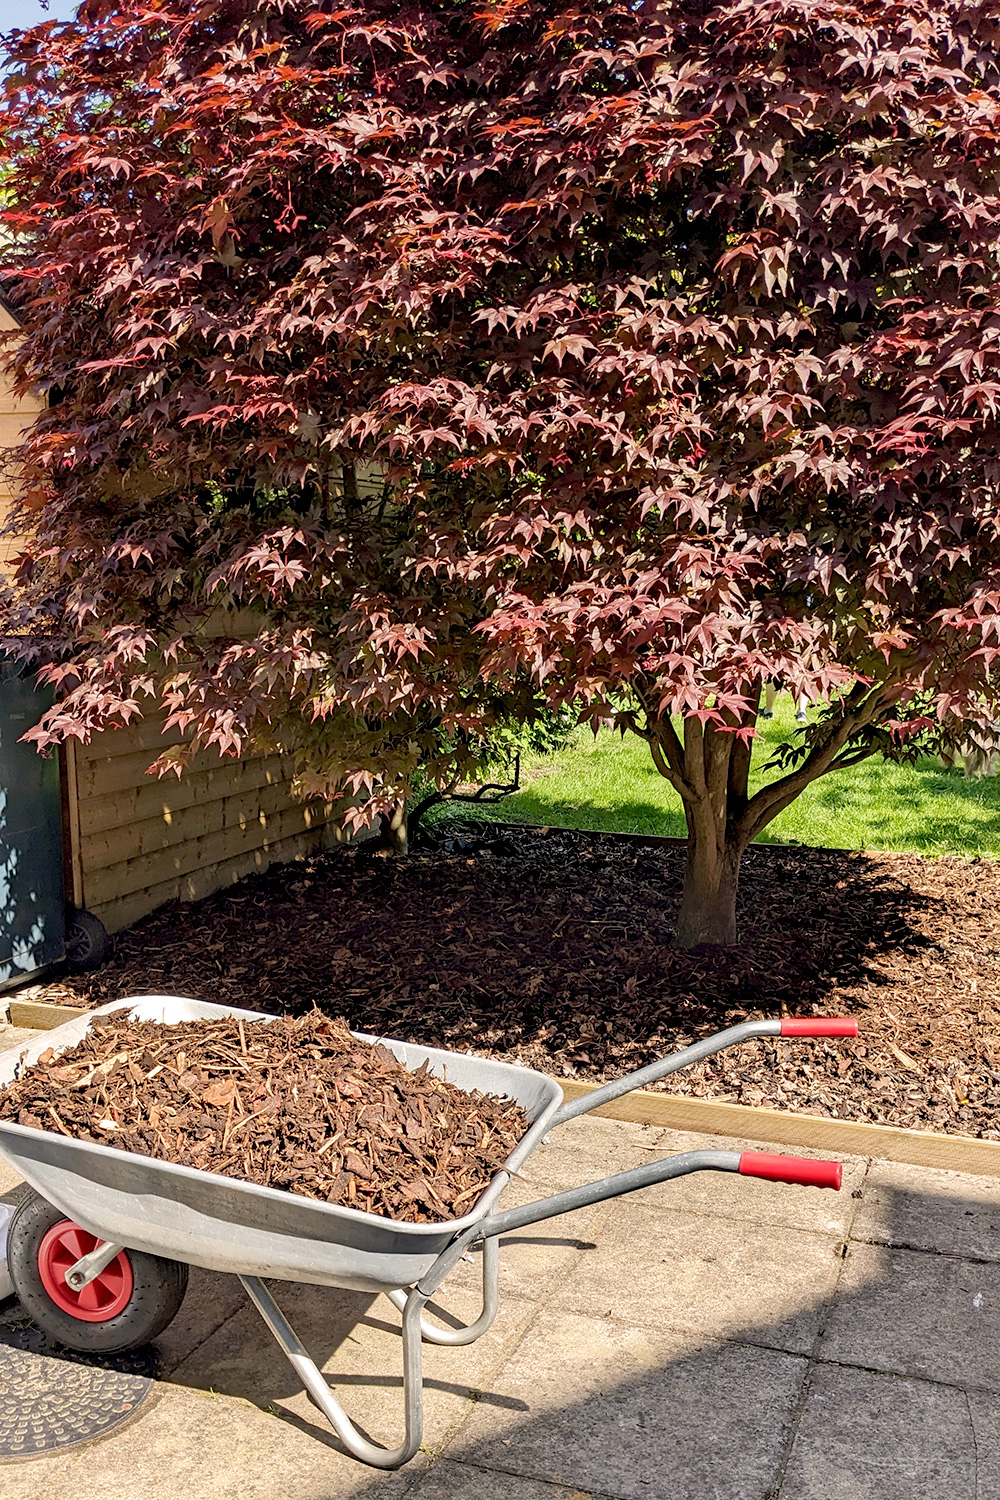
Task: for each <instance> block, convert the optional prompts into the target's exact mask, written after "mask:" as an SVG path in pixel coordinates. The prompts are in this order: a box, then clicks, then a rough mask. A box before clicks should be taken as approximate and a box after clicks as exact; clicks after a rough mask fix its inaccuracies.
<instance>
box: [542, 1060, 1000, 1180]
mask: <svg viewBox="0 0 1000 1500" xmlns="http://www.w3.org/2000/svg"><path fill="white" fill-rule="evenodd" d="M558 1082H559V1084H560V1085H561V1087H562V1090H563V1093H564V1094H565V1095H566V1098H567V1099H579V1098H580V1097H581V1095H583V1094H589V1093H592V1092H593V1091H594V1089H596V1088H598V1087H599V1085H598V1084H595V1083H581V1082H580V1081H579V1080H578V1079H576V1078H560V1079H559V1080H558ZM594 1114H595V1115H603V1116H604V1117H605V1118H606V1119H611V1120H630V1121H633V1122H634V1123H636V1124H640V1125H656V1126H659V1127H660V1128H661V1129H662V1128H665V1129H668V1130H689V1131H692V1132H695V1133H697V1134H699V1135H725V1136H729V1137H731V1138H735V1139H736V1140H741V1141H770V1142H772V1143H773V1144H774V1145H780V1146H795V1147H798V1148H799V1149H801V1148H803V1147H805V1148H806V1149H808V1150H815V1151H832V1152H833V1153H834V1155H836V1156H874V1157H880V1158H881V1159H882V1160H883V1161H895V1162H905V1163H908V1164H909V1165H911V1166H914V1167H933V1168H936V1169H938V1170H939V1171H945V1172H974V1173H978V1174H979V1175H981V1176H986V1177H1000V1141H983V1140H977V1139H976V1138H975V1137H974V1136H969V1135H939V1134H938V1133H937V1132H936V1131H932V1130H903V1129H901V1128H899V1127H898V1126H896V1125H869V1124H867V1123H866V1122H864V1121H861V1120H831V1119H827V1118H826V1116H824V1115H802V1114H798V1113H796V1112H795V1111H793V1110H779V1109H752V1108H751V1107H750V1106H749V1105H746V1104H723V1103H720V1102H719V1101H717V1100H715V1099H686V1098H685V1097H684V1096H683V1095H682V1094H658V1093H653V1092H652V1091H650V1090H647V1089H637V1090H636V1092H635V1093H633V1094H626V1095H625V1096H624V1097H623V1098H621V1099H616V1100H614V1102H613V1103H611V1104H605V1105H603V1106H602V1107H601V1108H600V1109H595V1110H594Z"/></svg>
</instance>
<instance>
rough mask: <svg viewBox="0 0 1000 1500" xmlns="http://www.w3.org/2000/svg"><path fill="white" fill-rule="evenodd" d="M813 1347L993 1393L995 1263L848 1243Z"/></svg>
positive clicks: (999, 1347) (998, 1314)
mask: <svg viewBox="0 0 1000 1500" xmlns="http://www.w3.org/2000/svg"><path fill="white" fill-rule="evenodd" d="M819 1352H820V1356H821V1358H823V1359H825V1360H836V1361H838V1362H839V1363H841V1364H850V1365H864V1366H866V1367H868V1368H869V1369H875V1370H884V1371H891V1372H894V1373H897V1374H900V1375H911V1376H916V1377H918V1378H921V1379H925V1380H939V1381H944V1382H946V1383H947V1384H949V1385H961V1386H968V1387H970V1388H972V1389H982V1390H990V1391H997V1392H1000V1265H984V1264H982V1263H980V1262H977V1261H967V1260H960V1259H958V1258H957V1257H954V1256H948V1255H936V1254H933V1253H927V1252H923V1251H917V1250H892V1249H887V1248H884V1247H882V1246H878V1245H855V1244H852V1245H851V1247H850V1250H849V1252H848V1255H847V1259H846V1261H845V1263H844V1270H843V1276H842V1279H841V1283H840V1289H839V1295H838V1298H837V1302H836V1305H835V1307H834V1309H833V1313H832V1315H831V1318H830V1323H829V1326H828V1328H827V1330H826V1334H825V1335H824V1338H823V1341H822V1344H821V1345H820V1351H819Z"/></svg>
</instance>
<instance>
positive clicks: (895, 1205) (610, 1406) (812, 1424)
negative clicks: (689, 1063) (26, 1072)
mask: <svg viewBox="0 0 1000 1500" xmlns="http://www.w3.org/2000/svg"><path fill="white" fill-rule="evenodd" d="M880 1171H881V1172H882V1173H883V1175H885V1174H886V1173H887V1172H888V1173H889V1177H888V1179H887V1181H885V1182H883V1183H882V1184H881V1185H878V1183H877V1182H876V1185H875V1187H874V1188H873V1189H872V1190H871V1191H869V1190H868V1185H866V1191H865V1196H864V1200H863V1201H862V1202H861V1203H860V1205H859V1207H858V1211H857V1215H856V1218H855V1223H854V1226H853V1229H852V1230H851V1233H850V1238H849V1240H844V1239H843V1238H841V1237H840V1236H839V1235H838V1234H837V1233H836V1232H830V1231H832V1228H833V1226H832V1224H828V1226H827V1228H828V1232H826V1233H823V1234H820V1233H817V1232H816V1225H815V1224H813V1225H812V1228H807V1227H803V1226H805V1225H807V1224H808V1223H809V1222H810V1221H809V1219H808V1218H807V1217H804V1218H803V1221H802V1225H800V1226H799V1227H795V1228H790V1227H787V1226H785V1227H782V1225H780V1224H779V1225H777V1226H775V1225H772V1226H771V1227H770V1229H769V1230H768V1233H769V1234H770V1235H771V1236H772V1237H773V1238H774V1239H776V1240H777V1241H782V1240H783V1241H785V1242H787V1246H788V1247H789V1248H788V1251H787V1273H788V1285H789V1286H792V1287H793V1288H794V1290H793V1291H792V1292H791V1293H790V1294H787V1288H786V1296H785V1306H784V1308H783V1309H782V1311H781V1313H780V1315H778V1316H774V1317H770V1318H768V1317H765V1316H763V1315H762V1311H763V1310H764V1309H766V1308H767V1307H768V1306H770V1307H775V1306H777V1305H778V1303H780V1302H781V1295H782V1286H781V1281H782V1278H781V1276H779V1275H777V1274H775V1273H774V1271H773V1269H771V1270H769V1271H768V1273H767V1274H766V1275H762V1276H758V1275H757V1273H756V1271H755V1268H754V1266H753V1265H752V1264H751V1265H750V1266H749V1267H748V1266H747V1264H746V1260H745V1259H744V1257H746V1255H747V1247H748V1246H749V1245H750V1243H751V1240H752V1232H753V1229H754V1228H755V1227H756V1228H759V1227H760V1226H759V1225H756V1224H755V1220H754V1219H753V1217H752V1215H751V1214H749V1212H748V1218H747V1219H746V1220H745V1221H742V1222H741V1221H739V1220H735V1219H730V1220H726V1219H725V1218H716V1217H714V1216H713V1215H712V1213H711V1210H709V1213H708V1216H707V1217H703V1218H701V1220H700V1226H701V1234H702V1240H703V1246H704V1248H703V1251H702V1253H701V1261H700V1266H701V1275H702V1288H703V1290H702V1292H701V1295H699V1294H698V1290H697V1288H696V1287H695V1288H694V1289H692V1287H691V1285H690V1277H689V1275H688V1278H687V1280H686V1281H685V1287H684V1292H683V1295H681V1296H678V1295H677V1294H676V1292H674V1291H671V1290H670V1278H671V1276H672V1275H673V1273H674V1271H675V1270H676V1269H677V1267H675V1266H672V1265H670V1264H668V1265H667V1269H666V1271H662V1272H661V1273H660V1275H661V1282H660V1287H661V1290H660V1292H659V1293H658V1294H657V1295H648V1293H644V1292H643V1290H642V1286H643V1282H644V1280H646V1279H647V1273H648V1270H649V1267H648V1266H647V1265H646V1264H645V1263H643V1262H642V1261H640V1259H639V1255H640V1252H641V1253H642V1255H643V1256H648V1255H649V1254H650V1253H651V1252H650V1250H649V1245H650V1242H651V1240H652V1239H653V1238H654V1237H655V1235H657V1234H662V1236H663V1241H664V1245H665V1247H667V1248H668V1249H669V1246H670V1243H671V1235H672V1234H673V1232H674V1229H675V1227H676V1225H677V1224H678V1223H679V1221H680V1219H681V1218H682V1217H684V1215H682V1214H681V1213H675V1212H673V1211H672V1210H671V1209H669V1208H668V1207H665V1206H660V1205H659V1204H658V1205H657V1206H656V1208H655V1211H654V1212H650V1211H649V1208H648V1206H647V1207H646V1208H644V1207H643V1204H642V1199H641V1197H637V1198H635V1199H630V1200H628V1203H627V1205H625V1204H622V1205H621V1206H619V1207H617V1208H616V1209H615V1210H613V1213H612V1215H610V1216H609V1220H608V1223H607V1224H606V1225H605V1226H604V1230H603V1233H609V1232H612V1231H615V1216H616V1215H618V1216H620V1218H619V1219H618V1222H617V1230H618V1232H620V1233H621V1234H622V1235H623V1238H624V1242H625V1243H626V1245H627V1244H628V1243H629V1242H630V1241H631V1242H634V1244H635V1247H636V1251H635V1255H634V1256H632V1257H631V1259H632V1262H633V1263H632V1264H628V1263H625V1262H623V1263H622V1264H621V1267H620V1275H617V1276H612V1277H608V1276H607V1275H605V1278H604V1279H605V1280H606V1281H607V1283H608V1284H607V1286H603V1285H595V1284H594V1280H593V1272H592V1263H593V1262H594V1260H595V1258H596V1257H598V1256H599V1255H600V1253H601V1246H600V1244H599V1243H591V1242H588V1241H578V1240H572V1239H568V1240H564V1241H561V1242H560V1241H558V1240H557V1241H555V1243H557V1244H559V1245H560V1246H561V1248H562V1249H563V1250H566V1249H567V1248H568V1249H570V1250H573V1251H575V1260H574V1262H573V1264H572V1266H567V1265H564V1267H563V1273H562V1274H561V1275H557V1276H556V1277H555V1278H554V1279H552V1281H551V1284H550V1286H549V1288H548V1290H547V1292H546V1293H545V1294H544V1295H542V1296H540V1297H539V1298H538V1303H537V1306H535V1307H534V1308H531V1307H529V1306H528V1305H527V1304H525V1303H524V1302H523V1301H522V1302H519V1301H518V1300H517V1298H516V1296H515V1298H514V1299H513V1300H512V1301H511V1302H510V1305H509V1306H507V1307H505V1306H503V1305H501V1311H500V1316H499V1319H498V1325H499V1327H498V1329H497V1332H496V1336H497V1338H499V1339H501V1340H503V1339H506V1342H505V1343H502V1344H501V1343H498V1344H496V1345H495V1347H494V1348H493V1349H492V1350H491V1351H490V1352H489V1353H488V1355H487V1356H485V1357H486V1360H487V1364H486V1366H484V1365H483V1364H482V1363H481V1362H480V1363H478V1364H477V1359H479V1358H480V1357H479V1356H478V1355H477V1351H478V1350H480V1349H482V1348H483V1346H485V1345H487V1344H488V1342H489V1340H491V1339H492V1338H493V1337H494V1333H493V1332H492V1331H491V1333H490V1334H488V1335H487V1336H486V1337H485V1338H484V1339H483V1340H481V1341H480V1342H479V1344H476V1345H473V1346H470V1347H469V1348H467V1349H457V1350H437V1351H431V1352H430V1354H429V1358H428V1365H431V1364H432V1363H433V1369H434V1372H435V1373H432V1374H431V1375H430V1377H429V1378H428V1380H427V1398H428V1406H429V1408H430V1416H431V1420H430V1422H429V1429H428V1441H429V1442H430V1444H431V1446H432V1447H437V1446H439V1445H440V1442H441V1437H440V1434H441V1433H442V1432H451V1433H454V1432H455V1431H456V1429H458V1428H459V1426H460V1430H459V1431H458V1432H457V1436H454V1437H452V1438H451V1440H450V1441H449V1442H448V1443H447V1446H446V1448H445V1452H444V1454H443V1455H440V1456H439V1457H438V1460H437V1462H435V1463H434V1464H433V1465H432V1467H431V1468H430V1469H429V1471H427V1472H417V1470H416V1468H415V1469H414V1471H413V1482H412V1489H409V1490H407V1493H408V1494H412V1495H414V1496H415V1497H418V1500H487V1497H489V1500H493V1497H495V1496H497V1495H499V1494H503V1495H504V1496H505V1497H507V1500H569V1497H570V1496H571V1495H572V1496H573V1497H574V1500H584V1497H586V1496H590V1495H593V1496H595V1497H613V1500H707V1497H712V1500H777V1497H779V1496H780V1500H928V1497H930V1496H931V1495H936V1494H948V1495H951V1496H954V1497H956V1500H992V1497H994V1496H995V1495H996V1494H998V1493H1000V1452H998V1446H1000V1423H998V1419H997V1410H996V1408H997V1397H998V1395H1000V1333H998V1329H997V1322H996V1309H997V1307H998V1306H1000V1202H998V1201H997V1195H996V1192H995V1189H992V1201H991V1187H990V1186H986V1187H984V1191H983V1194H982V1196H968V1197H960V1196H956V1195H955V1194H954V1190H953V1189H952V1188H950V1187H949V1183H948V1179H947V1177H946V1174H931V1176H933V1177H934V1179H935V1182H934V1184H933V1185H932V1190H930V1191H928V1192H924V1191H922V1189H921V1187H920V1181H921V1177H920V1174H919V1173H918V1172H917V1171H916V1169H906V1168H904V1169H885V1168H883V1167H882V1166H881V1164H878V1163H876V1164H875V1165H874V1167H873V1168H872V1173H871V1174H870V1177H869V1185H870V1184H871V1180H872V1176H875V1177H876V1178H877V1175H878V1173H879V1172H880ZM901 1174H902V1176H903V1177H904V1178H907V1183H906V1184H904V1186H902V1187H900V1186H899V1185H898V1179H899V1177H900V1175H901ZM893 1175H894V1176H895V1178H896V1179H897V1185H895V1186H893V1185H892V1177H893ZM692 1180H693V1179H688V1181H692ZM788 1192H789V1196H790V1199H791V1195H792V1193H793V1192H794V1190H793V1189H788ZM831 1198H832V1195H831ZM661 1201H662V1200H661ZM731 1205H732V1200H730V1201H729V1207H730V1209H731ZM725 1211H726V1206H725V1205H723V1212H725ZM720 1236H729V1237H730V1238H731V1243H732V1252H731V1257H730V1256H728V1255H726V1256H725V1257H722V1259H723V1260H724V1261H725V1263H724V1264H722V1265H720V1263H719V1262H720V1257H719V1256H718V1255H717V1254H714V1253H712V1251H713V1248H714V1246H715V1245H716V1242H717V1241H718V1240H719V1238H720ZM547 1238H551V1237H547ZM600 1238H601V1233H600V1232H598V1233H595V1236H594V1239H595V1241H599V1240H600ZM741 1240H743V1241H745V1243H744V1244H743V1245H741ZM540 1253H544V1252H543V1251H542V1247H540ZM810 1256H813V1257H815V1258H816V1264H817V1267H818V1268H819V1269H817V1271H816V1273H815V1275H814V1277H813V1279H812V1282H811V1283H810V1281H809V1278H808V1277H807V1278H806V1279H805V1280H803V1279H802V1277H801V1275H800V1277H799V1280H798V1281H797V1282H796V1280H795V1276H794V1274H793V1273H794V1271H795V1262H796V1261H797V1260H801V1261H803V1262H807V1261H808V1260H809V1257H810ZM696 1258H697V1257H696ZM824 1258H825V1259H824ZM662 1259H663V1260H664V1262H669V1255H667V1256H663V1257H662ZM830 1262H832V1264H830ZM824 1267H825V1268H824ZM687 1272H690V1266H688V1267H687ZM735 1273H739V1275H738V1276H737V1281H738V1282H739V1286H738V1288H737V1291H736V1292H733V1291H732V1277H733V1275H734V1274H735ZM588 1277H589V1278H590V1279H589V1280H588ZM740 1277H742V1280H740ZM633 1282H634V1286H635V1292H634V1297H633V1298H632V1300H631V1301H630V1303H629V1305H628V1307H627V1311H625V1312H624V1313H620V1312H615V1310H614V1308H613V1307H612V1308H610V1309H609V1307H608V1304H609V1302H610V1303H614V1302H615V1300H616V1298H617V1297H619V1296H621V1295H629V1294H628V1292H627V1287H628V1286H629V1285H630V1284H632V1283H633ZM623 1284H624V1286H625V1289H626V1290H624V1291H623ZM810 1287H811V1289H810ZM275 1291H276V1295H277V1296H278V1299H279V1302H281V1304H282V1306H283V1307H284V1308H285V1309H286V1310H287V1311H288V1313H289V1315H290V1317H291V1321H292V1323H293V1325H297V1326H298V1331H299V1332H300V1333H301V1334H302V1336H303V1337H304V1341H305V1342H306V1344H307V1346H308V1347H309V1348H310V1352H311V1353H312V1354H313V1356H314V1357H315V1358H316V1359H317V1362H318V1363H321V1364H323V1365H325V1368H326V1374H327V1376H328V1378H329V1380H330V1381H331V1384H333V1385H334V1386H335V1387H336V1388H337V1389H338V1390H339V1392H340V1393H341V1395H342V1396H343V1399H344V1402H345V1405H346V1406H347V1408H348V1410H350V1409H351V1408H352V1406H353V1407H355V1409H357V1410H359V1411H360V1412H361V1413H363V1414H364V1416H365V1420H366V1422H368V1423H369V1424H370V1425H371V1427H372V1428H373V1429H374V1430H373V1433H372V1435H373V1436H374V1437H375V1438H376V1439H378V1440H387V1441H390V1442H395V1441H397V1440H398V1436H399V1433H400V1419H401V1389H400V1387H401V1380H400V1377H399V1374H398V1371H399V1368H400V1340H399V1336H398V1327H399V1320H398V1317H397V1316H396V1314H395V1312H394V1311H393V1310H391V1309H390V1307H389V1304H388V1303H387V1302H386V1301H385V1300H384V1299H377V1298H370V1297H367V1296H361V1295H357V1294H351V1293H339V1292H333V1291H328V1290H324V1289H320V1288H314V1287H304V1286H290V1285H288V1284H284V1285H281V1284H275ZM451 1300H452V1301H454V1300H455V1298H454V1296H453V1297H452V1299H451ZM458 1300H459V1301H461V1296H459V1299H458ZM189 1304H190V1305H189ZM470 1305H471V1304H470ZM457 1310H459V1309H457ZM460 1311H461V1314H462V1315H463V1316H468V1307H467V1306H466V1305H463V1306H462V1307H461V1308H460ZM505 1320H507V1322H508V1325H509V1326H508V1327H507V1329H506V1330H505V1328H504V1323H505ZM178 1322H179V1323H180V1324H181V1325H182V1326H181V1328H180V1330H179V1331H178V1332H175V1331H173V1329H171V1330H168V1331H167V1333H166V1334H165V1335H163V1338H162V1339H161V1341H160V1348H159V1351H158V1353H157V1354H154V1353H153V1352H152V1351H145V1352H143V1351H140V1353H139V1355H138V1356H136V1358H137V1359H140V1360H141V1358H147V1359H150V1360H153V1359H156V1358H157V1357H158V1358H159V1359H160V1360H161V1362H163V1363H164V1364H166V1365H169V1366H170V1367H172V1368H173V1369H174V1371H175V1373H174V1375H173V1377H170V1376H169V1375H168V1376H167V1378H173V1379H174V1380H176V1381H179V1382H180V1383H182V1384H186V1385H189V1386H201V1387H202V1388H206V1389H207V1388H211V1389H212V1390H214V1391H215V1392H216V1393H219V1394H226V1395H229V1396H233V1397H242V1398H245V1399H249V1400H250V1401H252V1402H254V1403H255V1404H257V1405H258V1406H260V1407H262V1408H263V1409H265V1410H268V1411H271V1412H272V1413H273V1414H274V1416H275V1419H276V1420H280V1421H284V1422H288V1423H291V1424H292V1425H294V1426H295V1427H296V1428H298V1429H299V1430H300V1431H303V1432H306V1433H308V1434H309V1435H310V1436H311V1437H315V1439H316V1440H317V1441H318V1442H321V1443H324V1444H327V1445H329V1446H330V1447H331V1448H337V1447H338V1444H337V1442H336V1440H335V1439H334V1438H333V1437H331V1435H330V1433H329V1431H328V1429H327V1428H326V1425H325V1423H324V1422H323V1421H322V1419H320V1418H319V1417H318V1415H317V1414H315V1412H314V1410H313V1408H311V1407H310V1406H309V1404H308V1401H307V1399H306V1398H305V1397H304V1395H303V1394H302V1392H301V1388H300V1385H299V1382H298V1381H297V1379H296V1377H295V1375H294V1374H293V1372H292V1371H291V1369H290V1367H289V1366H287V1365H286V1364H285V1362H284V1360H283V1359H282V1358H281V1357H279V1356H278V1354H277V1351H276V1349H275V1348H274V1345H273V1343H272V1341H271V1338H270V1335H269V1333H268V1332H267V1330H266V1328H265V1327H264V1325H263V1323H262V1322H261V1321H260V1320H259V1318H257V1316H256V1314H254V1313H252V1310H250V1309H249V1308H248V1307H247V1306H246V1303H245V1299H242V1295H241V1293H240V1291H239V1288H238V1286H237V1285H236V1283H235V1282H234V1281H233V1279H232V1278H228V1277H215V1276H211V1275H208V1274H207V1273H202V1274H201V1276H196V1277H194V1278H193V1281H192V1293H191V1294H190V1296H189V1299H188V1302H186V1303H185V1307H184V1308H183V1309H182V1311H181V1313H180V1315H179V1319H178ZM512 1330H513V1332H512ZM23 1335H24V1320H23V1319H21V1320H19V1318H18V1316H17V1312H16V1308H13V1309H12V1307H11V1306H10V1305H9V1306H8V1307H7V1308H6V1309H5V1310H4V1316H3V1318H2V1326H0V1341H6V1342H11V1341H14V1342H17V1343H18V1347H24V1344H23V1342H22V1339H23ZM720 1335H721V1336H720ZM172 1339H173V1342H172ZM29 1347H30V1345H29ZM47 1352H49V1353H55V1352H57V1351H55V1350H52V1349H49V1350H48V1351H47ZM178 1356H180V1358H178ZM431 1356H434V1358H433V1360H432V1357H431ZM490 1364H491V1365H492V1368H491V1369H489V1374H488V1378H486V1380H485V1381H484V1383H483V1384H482V1385H481V1386H478V1387H477V1380H478V1378H479V1376H480V1374H481V1372H482V1370H483V1369H484V1368H489V1366H490ZM141 1367H142V1366H141V1364H140V1366H130V1368H141ZM445 1367H446V1368H447V1370H448V1377H447V1378H442V1376H441V1373H440V1372H441V1370H442V1369H444V1368H445ZM442 1402H445V1403H449V1405H448V1406H447V1409H444V1408H442V1406H441V1403H442ZM223 1426H224V1424H222V1423H221V1422H220V1428H221V1427H223ZM435 1428H436V1429H437V1432H435V1430H434V1429H435ZM135 1430H136V1434H137V1440H139V1438H138V1434H139V1433H140V1432H141V1424H140V1425H139V1426H138V1427H137V1428H136V1429H135ZM220 1441H222V1442H225V1436H224V1434H223V1435H222V1436H221V1437H220ZM99 1454H100V1449H99V1448H95V1449H94V1450H93V1461H94V1463H95V1464H97V1463H99V1462H100V1458H99ZM206 1457H208V1455H206ZM359 1476H360V1482H357V1481H352V1484H351V1488H350V1494H351V1496H352V1500H365V1497H370V1500H376V1497H377V1496H379V1495H380V1494H381V1485H382V1482H383V1481H382V1480H381V1479H379V1478H378V1477H377V1476H376V1475H375V1474H372V1476H371V1478H370V1480H369V1479H368V1477H367V1475H365V1473H364V1471H363V1470H360V1471H359ZM550 1487H551V1488H550ZM280 1492H281V1476H280V1474H277V1473H276V1475H275V1490H274V1493H275V1495H277V1494H279V1493H280ZM338 1493H339V1488H338V1485H337V1480H336V1478H335V1475H334V1473H333V1472H332V1473H331V1491H330V1500H335V1496H336V1495H337V1494H338ZM345 1493H346V1492H345Z"/></svg>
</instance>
